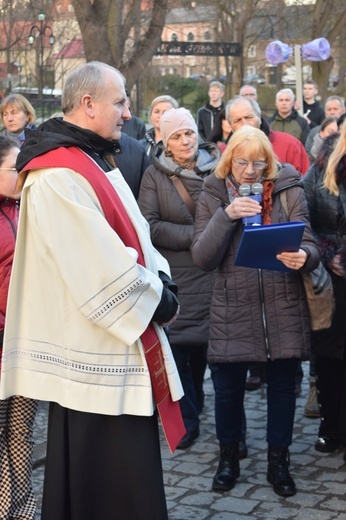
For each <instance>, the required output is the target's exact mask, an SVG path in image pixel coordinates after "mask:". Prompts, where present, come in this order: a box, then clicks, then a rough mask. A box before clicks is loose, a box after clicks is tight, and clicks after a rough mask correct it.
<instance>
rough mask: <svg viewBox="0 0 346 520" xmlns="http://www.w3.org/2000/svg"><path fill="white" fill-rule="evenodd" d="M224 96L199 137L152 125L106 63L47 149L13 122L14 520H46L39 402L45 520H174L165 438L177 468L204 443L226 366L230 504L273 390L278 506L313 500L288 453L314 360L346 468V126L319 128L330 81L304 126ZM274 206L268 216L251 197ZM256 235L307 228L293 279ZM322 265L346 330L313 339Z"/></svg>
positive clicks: (22, 120) (7, 374)
mask: <svg viewBox="0 0 346 520" xmlns="http://www.w3.org/2000/svg"><path fill="white" fill-rule="evenodd" d="M224 95H225V86H224V85H223V84H222V83H221V82H218V81H212V82H211V83H210V85H209V90H208V102H207V103H206V105H205V106H203V107H201V108H200V109H199V110H198V111H197V114H196V118H194V117H193V114H192V113H191V112H190V111H189V110H188V109H187V108H185V107H179V104H178V102H177V101H176V99H174V98H173V97H171V96H170V95H160V96H158V97H156V98H155V99H153V101H152V103H151V105H150V110H149V125H145V124H144V122H143V121H142V120H141V119H140V118H138V117H136V116H135V115H133V114H132V113H131V111H130V94H129V92H128V91H127V90H126V88H125V78H124V77H123V76H122V75H121V73H120V72H119V71H118V70H116V69H114V68H113V67H110V66H108V65H106V64H104V63H101V62H90V63H87V64H85V65H83V66H81V67H79V68H78V69H77V70H76V71H74V72H73V73H72V74H70V75H69V76H68V78H67V79H66V82H65V86H64V89H63V94H62V101H61V104H62V113H61V114H59V115H57V116H54V117H52V118H50V119H48V120H47V121H44V122H42V123H41V124H40V125H39V126H38V127H36V126H35V110H34V108H33V107H32V105H31V104H30V103H29V101H28V100H27V99H26V98H25V97H23V96H21V95H19V94H9V95H8V96H7V97H6V98H5V99H3V100H2V102H1V104H0V117H1V120H2V123H3V126H4V132H3V135H0V226H1V237H2V239H1V243H0V349H1V350H0V354H1V358H0V360H1V364H0V367H1V377H0V485H1V494H0V518H4V519H11V518H21V519H22V520H33V519H34V518H35V497H34V493H33V489H32V483H31V473H32V450H33V423H34V419H35V415H36V410H37V406H38V402H39V401H40V400H42V401H48V402H49V403H50V405H49V417H48V439H47V459H46V467H45V480H44V491H43V503H42V519H43V520H66V519H67V518H73V520H88V519H90V520H91V519H94V518H102V519H104V520H108V519H109V520H110V519H111V518H113V512H114V511H115V510H116V511H117V513H118V515H119V517H121V518H133V519H141V520H149V519H150V520H165V519H168V511H167V504H166V499H165V492H164V483H163V474H162V463H161V453H160V440H159V421H160V422H161V424H162V431H163V432H164V435H165V438H166V442H167V444H168V446H169V448H170V450H171V451H172V452H173V451H174V450H176V449H180V450H186V449H188V448H189V447H190V446H191V445H192V444H193V443H195V442H198V437H199V435H200V421H201V419H202V417H201V413H202V411H203V406H204V390H203V381H204V377H205V371H206V368H207V366H209V369H210V373H211V378H212V382H213V387H214V403H215V433H216V438H217V440H218V442H219V449H220V452H219V464H218V468H217V471H216V474H215V476H214V478H213V481H212V484H211V487H212V489H213V490H215V491H218V492H225V491H229V490H231V489H232V488H233V487H234V486H235V485H236V482H237V480H238V478H239V475H240V464H239V461H240V460H241V459H243V458H245V457H247V456H248V449H247V443H246V430H247V425H246V408H245V406H244V396H245V392H246V390H248V389H250V390H253V389H257V388H259V387H260V386H261V385H264V384H265V385H266V396H267V427H266V431H265V432H264V437H265V440H266V442H267V446H268V455H267V458H268V465H267V480H268V482H269V483H270V484H271V485H272V487H273V490H274V492H275V493H276V494H278V495H279V496H282V497H287V496H292V495H294V494H295V493H296V492H297V488H296V484H295V482H294V479H293V477H292V475H291V470H290V452H289V448H290V445H291V444H292V437H293V427H294V416H295V403H296V397H297V396H298V395H299V393H300V384H301V379H302V368H301V362H302V361H303V360H309V361H310V364H309V367H310V374H309V376H310V394H309V396H308V399H307V402H306V405H305V415H306V416H308V417H316V418H318V419H319V427H317V426H316V441H315V446H314V447H315V449H316V450H317V451H320V452H326V453H328V452H330V453H332V452H334V451H336V450H339V449H343V450H344V456H343V457H344V460H345V462H346V330H345V327H346V320H345V319H344V318H345V310H344V309H345V308H346V306H345V300H346V125H345V124H344V118H345V115H344V114H345V104H344V101H343V99H342V98H340V97H338V96H336V95H332V96H330V97H328V98H327V99H326V101H325V104H324V106H322V104H321V103H320V102H319V101H318V100H317V95H318V87H317V84H316V83H315V82H314V81H312V80H308V81H306V82H305V83H304V88H303V98H304V99H303V107H300V106H299V105H298V104H297V103H296V101H295V97H294V93H293V91H292V90H291V89H282V90H280V91H279V92H277V94H276V103H275V105H276V110H275V112H274V114H273V115H272V116H271V117H269V116H268V115H267V114H266V113H264V112H263V111H262V110H261V108H260V104H259V102H258V95H257V90H256V88H255V87H254V86H253V85H243V86H242V88H241V89H240V91H239V95H237V96H235V97H234V98H232V99H230V100H228V101H226V100H224ZM301 108H302V110H301ZM299 112H301V114H302V115H300V114H299ZM258 184H260V185H261V191H262V192H263V193H262V197H261V202H259V201H258V200H256V199H255V198H253V197H251V196H247V195H245V196H244V195H243V190H242V188H243V187H244V185H247V186H248V187H249V190H250V191H251V188H252V187H253V186H254V185H258ZM282 197H285V201H286V203H285V205H283V202H282V200H283V199H282ZM255 217H256V219H257V221H258V222H259V223H261V224H262V225H265V226H266V225H271V224H284V223H288V222H296V221H300V222H303V223H304V224H305V227H304V232H303V236H302V240H301V243H300V247H299V248H298V250H297V251H295V252H292V251H284V252H282V253H280V254H278V255H277V256H276V261H277V262H278V264H279V265H280V268H277V269H256V268H248V267H243V266H241V265H238V263H237V261H236V254H237V251H238V247H239V244H240V241H241V238H242V235H243V230H244V225H245V224H246V222H247V219H249V218H255ZM320 260H321V261H322V263H323V264H324V266H325V268H326V269H327V271H328V273H329V274H330V276H331V279H332V283H333V289H334V295H335V313H334V316H333V321H332V325H331V327H330V328H329V329H326V330H319V331H311V330H310V316H309V310H308V305H307V300H306V297H305V291H304V284H303V278H302V275H304V274H305V273H310V272H312V271H313V270H314V269H315V268H316V267H317V265H318V263H319V261H320ZM10 282H11V283H10ZM249 323H251V326H249ZM90 468H92V471H90ZM143 482H145V485H143ZM53 504H54V505H53Z"/></svg>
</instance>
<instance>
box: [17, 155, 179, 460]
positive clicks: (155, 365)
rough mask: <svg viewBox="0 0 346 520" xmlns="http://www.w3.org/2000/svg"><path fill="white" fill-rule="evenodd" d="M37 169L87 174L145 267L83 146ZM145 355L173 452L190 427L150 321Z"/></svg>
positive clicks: (41, 161)
mask: <svg viewBox="0 0 346 520" xmlns="http://www.w3.org/2000/svg"><path fill="white" fill-rule="evenodd" d="M36 168H69V169H71V170H74V171H76V172H78V173H80V174H81V175H83V177H85V178H86V179H87V180H88V182H89V183H90V184H91V186H92V187H93V189H94V190H95V193H96V195H97V198H98V199H99V201H100V204H101V206H102V209H103V212H104V215H105V217H106V220H107V222H108V223H109V225H110V226H111V227H112V229H114V231H115V232H116V233H117V235H118V236H119V237H120V239H121V240H122V242H123V243H124V244H125V246H126V247H132V248H133V249H135V250H136V251H137V252H138V263H139V264H140V265H142V266H145V260H144V255H143V252H142V248H141V245H140V242H139V239H138V236H137V233H136V230H135V228H134V227H133V224H132V222H131V220H130V218H129V216H128V214H127V212H126V209H125V207H124V205H123V203H122V201H121V199H120V197H119V195H118V194H117V192H116V191H115V189H114V186H113V185H112V184H111V183H110V181H109V180H108V178H107V176H106V175H105V174H104V172H102V174H101V173H100V167H99V166H98V165H97V164H96V163H95V162H94V161H93V160H92V159H91V158H90V157H88V155H86V154H85V153H83V152H82V151H81V150H80V149H79V148H75V147H70V148H63V147H61V148H57V149H55V150H52V151H50V152H47V153H45V154H44V155H40V156H38V157H35V158H34V159H33V160H31V161H30V162H29V163H28V164H27V165H26V166H25V169H24V171H28V170H32V169H36ZM141 341H142V343H143V348H144V353H145V358H146V361H147V364H148V369H149V373H150V379H151V384H152V390H153V395H154V400H155V403H156V406H157V409H158V412H159V415H160V418H161V423H162V427H163V430H164V433H165V437H166V440H167V443H168V446H169V449H170V450H171V452H172V453H173V452H174V451H175V449H176V447H177V445H178V443H179V442H180V440H181V438H182V437H183V436H184V435H185V433H186V429H185V426H184V423H183V419H182V416H181V411H180V405H179V401H172V398H171V394H170V390H169V385H168V380H167V373H166V368H165V364H164V360H163V355H162V349H161V345H160V340H159V338H158V336H157V334H156V331H155V329H154V327H153V325H152V323H149V325H148V328H147V329H146V330H145V331H144V332H143V334H142V336H141Z"/></svg>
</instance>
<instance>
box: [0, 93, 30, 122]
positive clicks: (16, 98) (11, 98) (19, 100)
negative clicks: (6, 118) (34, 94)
mask: <svg viewBox="0 0 346 520" xmlns="http://www.w3.org/2000/svg"><path fill="white" fill-rule="evenodd" d="M13 106H14V107H16V108H17V109H18V110H20V111H22V112H24V114H26V116H27V118H28V124H29V125H31V126H32V125H33V124H34V123H35V118H36V113H35V109H34V107H33V106H32V104H31V103H30V101H28V100H27V99H26V98H25V97H24V96H22V94H9V95H8V96H6V97H5V99H3V100H2V102H1V105H0V116H1V119H2V118H3V114H4V112H5V110H6V109H7V108H8V107H13Z"/></svg>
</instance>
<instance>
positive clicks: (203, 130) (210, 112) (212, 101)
mask: <svg viewBox="0 0 346 520" xmlns="http://www.w3.org/2000/svg"><path fill="white" fill-rule="evenodd" d="M224 93H225V85H223V84H222V83H220V82H219V81H212V82H211V83H210V85H209V91H208V96H209V103H207V104H206V105H205V106H204V107H202V108H200V109H199V110H198V112H197V127H198V133H199V135H200V137H201V138H202V139H203V141H209V140H210V135H211V132H212V130H213V128H214V123H215V120H216V118H217V116H218V115H219V113H220V112H221V110H222V109H223V108H224V106H225V105H224V103H223V101H222V98H223V95H224Z"/></svg>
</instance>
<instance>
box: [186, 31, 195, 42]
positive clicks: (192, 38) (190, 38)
mask: <svg viewBox="0 0 346 520" xmlns="http://www.w3.org/2000/svg"><path fill="white" fill-rule="evenodd" d="M194 39H195V37H194V35H193V33H192V32H189V34H188V35H187V41H188V42H193V41H194Z"/></svg>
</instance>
